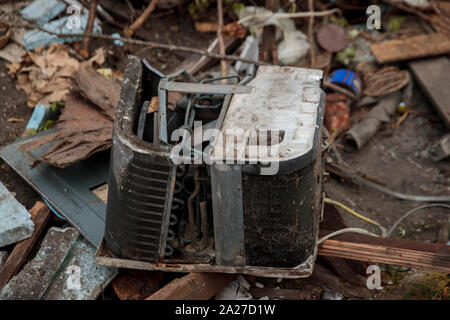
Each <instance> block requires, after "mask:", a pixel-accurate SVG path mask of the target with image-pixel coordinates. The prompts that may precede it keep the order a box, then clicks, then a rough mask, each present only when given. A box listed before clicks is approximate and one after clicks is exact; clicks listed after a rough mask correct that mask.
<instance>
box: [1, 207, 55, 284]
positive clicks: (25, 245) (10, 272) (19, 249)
mask: <svg viewBox="0 0 450 320" xmlns="http://www.w3.org/2000/svg"><path fill="white" fill-rule="evenodd" d="M30 213H31V219H32V220H33V222H34V233H33V235H32V236H31V237H30V238H28V239H26V240H23V241H21V242H20V243H18V244H16V246H15V247H14V249H13V251H12V252H11V254H10V255H9V257H8V259H7V260H6V262H5V264H4V265H3V268H1V267H0V289H2V288H3V287H4V286H5V284H7V283H8V281H9V280H10V279H11V278H12V277H13V276H14V275H15V274H16V273H17V272H18V271H19V270H20V268H21V267H22V265H23V263H24V262H25V259H26V258H27V256H28V254H29V253H30V251H31V249H32V248H33V246H34V245H35V243H36V241H37V240H38V239H39V236H40V235H41V233H42V231H43V230H44V228H45V226H46V224H47V222H48V220H49V219H50V216H51V214H50V210H49V209H48V208H47V206H46V205H45V204H44V203H43V202H42V201H38V202H36V204H35V205H34V206H33V208H31V210H30Z"/></svg>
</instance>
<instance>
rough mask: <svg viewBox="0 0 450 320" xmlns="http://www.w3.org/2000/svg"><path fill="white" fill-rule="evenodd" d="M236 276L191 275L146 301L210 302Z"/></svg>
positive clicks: (176, 280) (214, 274)
mask: <svg viewBox="0 0 450 320" xmlns="http://www.w3.org/2000/svg"><path fill="white" fill-rule="evenodd" d="M233 278H234V275H230V274H223V273H189V274H188V275H186V276H184V277H182V278H178V279H175V280H173V281H172V282H170V283H169V284H168V285H166V286H165V287H163V288H161V289H160V290H158V291H157V292H156V293H154V294H153V295H151V296H150V297H148V298H147V299H146V300H187V299H189V300H208V299H211V298H212V297H214V296H215V295H216V294H217V293H218V292H219V291H220V290H222V289H223V288H224V287H225V286H226V285H227V284H228V283H229V282H231V280H233Z"/></svg>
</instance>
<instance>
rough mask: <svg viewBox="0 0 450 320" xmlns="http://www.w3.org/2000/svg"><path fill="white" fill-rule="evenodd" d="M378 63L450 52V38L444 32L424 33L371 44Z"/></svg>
mask: <svg viewBox="0 0 450 320" xmlns="http://www.w3.org/2000/svg"><path fill="white" fill-rule="evenodd" d="M370 50H371V51H372V53H373V55H374V56H375V59H376V60H377V62H378V63H388V62H396V61H404V60H411V59H417V58H425V57H429V56H436V55H440V54H447V53H450V39H449V38H448V37H447V36H446V35H443V34H440V33H435V34H424V35H419V36H414V37H409V38H406V39H395V40H389V41H384V42H377V43H373V44H371V45H370Z"/></svg>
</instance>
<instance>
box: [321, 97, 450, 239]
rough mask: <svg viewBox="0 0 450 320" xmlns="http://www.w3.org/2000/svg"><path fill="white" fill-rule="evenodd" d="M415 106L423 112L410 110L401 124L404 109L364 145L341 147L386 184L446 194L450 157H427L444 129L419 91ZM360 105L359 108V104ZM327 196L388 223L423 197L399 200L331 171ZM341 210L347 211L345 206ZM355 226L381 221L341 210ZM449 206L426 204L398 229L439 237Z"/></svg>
mask: <svg viewBox="0 0 450 320" xmlns="http://www.w3.org/2000/svg"><path fill="white" fill-rule="evenodd" d="M415 94H416V95H417V105H416V106H415V107H414V108H413V109H414V110H418V111H421V114H423V116H418V115H412V114H411V115H409V116H408V117H407V118H406V120H405V121H404V122H403V123H401V124H400V125H399V126H398V127H396V126H395V124H396V122H397V120H398V119H399V118H400V115H396V116H394V118H393V119H392V121H391V122H390V123H389V124H387V125H385V126H384V127H383V128H382V130H381V131H379V132H378V133H377V134H376V135H375V136H374V137H373V139H372V140H371V141H370V142H369V143H368V145H366V146H365V147H364V148H363V149H361V150H360V151H358V152H356V153H346V152H343V151H342V152H341V155H342V157H343V160H344V161H345V163H346V164H347V165H348V166H349V167H350V168H352V169H353V170H355V171H359V172H360V173H363V174H366V175H367V176H369V177H371V178H375V179H376V180H377V181H379V182H381V183H383V184H384V185H385V187H387V188H390V189H391V190H395V191H398V192H402V193H407V194H413V195H448V194H449V193H450V161H449V160H445V161H441V162H437V163H436V162H433V161H431V160H429V159H427V158H426V151H425V150H426V149H427V147H428V146H429V145H430V144H431V143H433V142H435V141H437V140H438V139H439V138H440V136H441V135H443V134H444V133H445V132H446V131H445V127H444V125H443V124H442V123H441V122H440V120H439V118H438V116H437V114H436V113H435V112H434V110H433V109H432V108H431V107H430V106H429V104H428V102H427V101H426V100H425V99H424V97H423V96H422V95H421V94H420V92H419V91H416V92H415ZM355 109H356V108H355ZM354 112H355V114H358V110H355V111H354ZM325 191H326V193H327V196H328V197H330V198H332V199H334V200H338V201H341V202H343V203H344V204H346V205H347V206H349V207H350V208H352V209H354V210H356V211H357V212H358V213H361V214H363V215H367V216H368V217H370V218H371V219H373V220H375V221H377V222H379V223H380V224H381V225H383V226H384V227H386V228H387V229H389V228H390V227H391V226H392V225H393V224H394V223H395V221H397V219H399V218H400V217H401V216H402V215H403V214H404V213H406V212H407V211H409V210H411V209H413V208H415V207H418V206H420V205H422V204H424V203H420V202H416V201H405V200H398V199H395V198H393V197H391V196H389V195H386V194H384V193H381V192H378V191H375V190H372V189H370V188H367V187H364V186H358V185H355V184H352V183H350V182H347V181H340V179H339V178H336V177H328V179H327V181H326V186H325ZM341 212H343V211H341ZM343 217H344V219H345V220H346V221H347V222H348V224H349V225H351V226H358V227H364V228H371V229H372V231H374V232H379V230H377V227H373V226H372V225H368V224H367V223H365V222H363V221H361V220H359V219H357V218H355V217H353V216H351V215H349V214H346V213H343ZM448 217H449V211H448V209H445V208H439V207H437V208H436V207H435V208H428V209H423V210H422V211H418V212H416V213H414V214H413V215H411V216H409V217H408V218H407V219H406V220H405V221H404V222H403V223H402V224H400V228H398V229H397V230H396V231H397V232H394V233H393V235H392V236H398V235H399V231H401V229H402V228H404V229H405V230H406V234H405V235H404V236H405V238H410V239H416V240H423V241H431V242H433V241H435V239H436V233H437V230H438V228H439V227H440V225H441V223H442V222H443V221H444V219H448Z"/></svg>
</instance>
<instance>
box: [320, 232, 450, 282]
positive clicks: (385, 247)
mask: <svg viewBox="0 0 450 320" xmlns="http://www.w3.org/2000/svg"><path fill="white" fill-rule="evenodd" d="M318 254H319V255H323V256H331V257H340V258H345V259H351V260H358V261H365V262H368V263H385V264H389V265H396V266H403V267H411V268H417V269H424V270H430V271H437V272H444V273H450V247H449V246H447V245H445V244H441V243H425V242H419V241H413V240H400V239H391V238H378V237H371V236H366V235H359V234H358V235H355V234H344V235H342V236H339V237H336V238H334V239H329V240H326V241H324V242H323V243H322V244H321V245H320V246H319V251H318Z"/></svg>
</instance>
